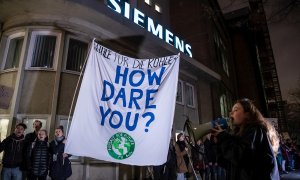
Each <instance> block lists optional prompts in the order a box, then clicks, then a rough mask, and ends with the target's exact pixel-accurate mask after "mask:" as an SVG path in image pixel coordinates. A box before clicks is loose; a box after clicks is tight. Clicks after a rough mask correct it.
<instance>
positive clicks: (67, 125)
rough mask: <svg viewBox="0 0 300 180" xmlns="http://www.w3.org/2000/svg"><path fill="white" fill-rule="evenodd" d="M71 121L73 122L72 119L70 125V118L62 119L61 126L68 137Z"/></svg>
mask: <svg viewBox="0 0 300 180" xmlns="http://www.w3.org/2000/svg"><path fill="white" fill-rule="evenodd" d="M71 120H72V118H70V120H69V123H68V117H60V121H59V125H60V126H63V127H64V134H65V136H68V133H69V129H70V125H71Z"/></svg>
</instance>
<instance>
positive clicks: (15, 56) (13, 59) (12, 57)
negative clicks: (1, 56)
mask: <svg viewBox="0 0 300 180" xmlns="http://www.w3.org/2000/svg"><path fill="white" fill-rule="evenodd" d="M23 41H24V37H17V38H14V39H11V40H10V42H9V48H8V53H7V57H6V63H5V67H4V69H11V68H18V67H19V61H20V56H21V51H22V46H23Z"/></svg>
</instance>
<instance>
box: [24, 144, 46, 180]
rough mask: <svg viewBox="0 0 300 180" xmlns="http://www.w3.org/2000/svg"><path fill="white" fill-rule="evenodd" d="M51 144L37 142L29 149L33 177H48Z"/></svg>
mask: <svg viewBox="0 0 300 180" xmlns="http://www.w3.org/2000/svg"><path fill="white" fill-rule="evenodd" d="M49 157H50V154H49V143H48V142H47V141H39V140H36V141H34V142H32V143H31V146H30V147H29V157H28V158H29V159H28V162H30V163H29V164H28V166H27V167H28V169H29V170H30V172H31V174H32V175H35V176H47V175H48V166H49Z"/></svg>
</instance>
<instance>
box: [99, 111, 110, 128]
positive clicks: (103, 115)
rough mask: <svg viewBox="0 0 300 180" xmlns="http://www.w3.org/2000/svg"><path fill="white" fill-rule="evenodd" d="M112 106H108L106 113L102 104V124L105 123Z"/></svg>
mask: <svg viewBox="0 0 300 180" xmlns="http://www.w3.org/2000/svg"><path fill="white" fill-rule="evenodd" d="M110 111H111V110H110V108H108V110H107V111H106V112H105V113H104V109H103V107H102V106H100V114H101V123H100V124H101V125H102V126H103V125H104V120H105V118H106V116H107V115H108V114H109V113H110Z"/></svg>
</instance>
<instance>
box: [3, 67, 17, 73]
mask: <svg viewBox="0 0 300 180" xmlns="http://www.w3.org/2000/svg"><path fill="white" fill-rule="evenodd" d="M18 70H19V68H11V69H4V70H1V71H0V74H4V73H8V72H17V71H18Z"/></svg>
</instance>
